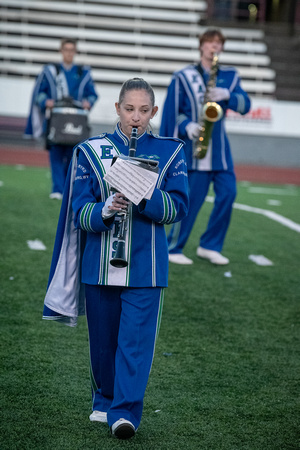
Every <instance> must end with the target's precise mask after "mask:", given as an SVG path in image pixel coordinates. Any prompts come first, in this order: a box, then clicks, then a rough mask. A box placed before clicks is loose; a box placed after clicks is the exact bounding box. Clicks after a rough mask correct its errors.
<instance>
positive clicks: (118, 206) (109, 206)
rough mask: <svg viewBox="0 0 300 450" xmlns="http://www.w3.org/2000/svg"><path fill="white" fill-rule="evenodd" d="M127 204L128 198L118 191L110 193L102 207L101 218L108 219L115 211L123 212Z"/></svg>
mask: <svg viewBox="0 0 300 450" xmlns="http://www.w3.org/2000/svg"><path fill="white" fill-rule="evenodd" d="M128 205H129V202H128V200H126V198H125V197H124V195H123V194H121V193H120V192H116V193H115V194H112V195H110V196H109V197H108V198H107V200H106V202H105V203H104V206H103V208H102V218H103V219H109V218H110V217H112V216H114V215H115V214H116V213H117V212H125V211H126V209H127V207H128Z"/></svg>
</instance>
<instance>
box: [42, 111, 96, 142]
mask: <svg viewBox="0 0 300 450" xmlns="http://www.w3.org/2000/svg"><path fill="white" fill-rule="evenodd" d="M89 135H90V127H89V124H88V111H87V110H85V109H79V108H73V107H63V106H58V107H56V106H54V108H53V109H52V111H51V115H50V118H49V124H48V131H47V136H46V140H47V147H48V146H49V145H55V144H58V145H76V144H78V143H79V142H81V141H83V140H84V139H87V138H88V137H89Z"/></svg>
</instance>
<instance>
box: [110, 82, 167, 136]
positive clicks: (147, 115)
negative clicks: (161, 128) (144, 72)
mask: <svg viewBox="0 0 300 450" xmlns="http://www.w3.org/2000/svg"><path fill="white" fill-rule="evenodd" d="M115 107H116V111H117V114H118V116H119V117H120V125H121V129H122V131H123V133H124V134H126V136H127V137H128V138H130V135H131V131H132V128H133V127H136V128H137V129H138V134H142V133H144V131H146V129H147V127H148V125H149V121H150V119H152V118H153V117H154V116H155V114H156V113H157V110H158V107H157V106H152V104H151V99H150V95H149V94H148V92H147V91H146V90H145V89H135V90H130V91H127V92H126V93H125V96H124V99H123V101H122V103H115Z"/></svg>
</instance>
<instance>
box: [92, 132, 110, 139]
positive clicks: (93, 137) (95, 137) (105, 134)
mask: <svg viewBox="0 0 300 450" xmlns="http://www.w3.org/2000/svg"><path fill="white" fill-rule="evenodd" d="M107 135H108V133H106V132H105V133H101V134H98V135H97V136H92V137H90V138H88V139H87V140H88V141H95V140H96V139H102V138H104V137H105V136H107Z"/></svg>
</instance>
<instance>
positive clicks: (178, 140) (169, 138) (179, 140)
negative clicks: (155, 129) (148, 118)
mask: <svg viewBox="0 0 300 450" xmlns="http://www.w3.org/2000/svg"><path fill="white" fill-rule="evenodd" d="M150 136H152V137H154V138H155V139H162V140H165V141H166V140H167V141H176V142H182V143H183V144H184V142H183V141H182V140H181V139H179V138H176V137H172V136H170V137H166V136H160V135H159V134H154V133H150Z"/></svg>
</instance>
